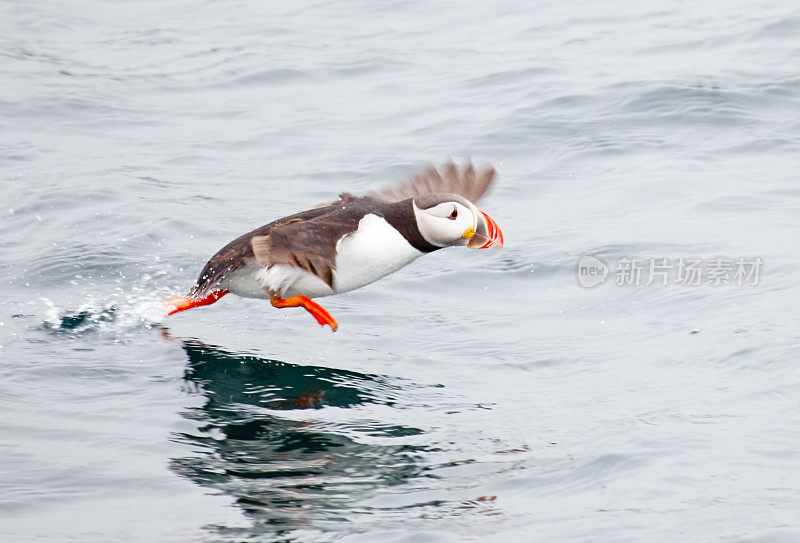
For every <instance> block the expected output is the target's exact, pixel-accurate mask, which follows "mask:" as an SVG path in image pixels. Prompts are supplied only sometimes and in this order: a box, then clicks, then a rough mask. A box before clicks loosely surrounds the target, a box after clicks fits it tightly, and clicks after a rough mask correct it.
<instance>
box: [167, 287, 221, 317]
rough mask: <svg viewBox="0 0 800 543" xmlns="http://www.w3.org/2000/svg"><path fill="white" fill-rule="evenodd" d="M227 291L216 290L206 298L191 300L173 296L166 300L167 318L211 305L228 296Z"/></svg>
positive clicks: (187, 297)
mask: <svg viewBox="0 0 800 543" xmlns="http://www.w3.org/2000/svg"><path fill="white" fill-rule="evenodd" d="M228 292H229V291H227V290H216V291H214V292H212V293H211V294H209V295H208V296H206V297H205V298H190V297H189V296H173V297H172V298H167V299H166V300H164V309H165V310H166V311H167V316H169V315H173V314H175V313H178V312H180V311H186V310H187V309H192V308H193V307H200V306H203V305H211V304H213V303H214V302H216V301H217V300H219V299H220V298H222V297H223V296H225V295H226V294H228Z"/></svg>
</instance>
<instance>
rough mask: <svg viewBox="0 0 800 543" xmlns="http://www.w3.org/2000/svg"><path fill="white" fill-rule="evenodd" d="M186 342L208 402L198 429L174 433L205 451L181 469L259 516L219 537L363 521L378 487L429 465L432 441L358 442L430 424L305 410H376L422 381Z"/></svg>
mask: <svg viewBox="0 0 800 543" xmlns="http://www.w3.org/2000/svg"><path fill="white" fill-rule="evenodd" d="M182 346H183V349H184V350H185V351H186V355H187V356H188V359H189V360H188V364H187V367H186V371H185V375H184V379H185V381H186V383H187V386H188V387H189V390H190V391H191V392H194V393H198V394H202V395H203V396H204V403H203V405H202V407H197V408H191V409H189V410H188V411H186V412H185V413H184V414H183V415H184V416H185V417H186V418H187V419H189V420H192V421H194V422H195V424H196V431H194V432H192V433H181V434H174V435H173V438H174V439H175V440H176V441H178V442H181V443H185V444H187V445H190V446H191V448H192V450H193V452H195V453H196V454H194V455H192V456H187V457H185V458H179V459H174V460H173V462H172V465H171V468H172V469H173V470H174V471H176V472H177V473H179V474H181V475H182V476H185V477H187V478H189V479H191V480H193V481H195V482H196V483H198V484H200V485H203V486H207V487H211V488H215V489H218V490H220V491H223V492H225V493H227V494H229V495H230V496H232V497H233V498H234V499H235V501H236V503H237V504H238V505H239V506H240V507H241V508H242V509H243V510H244V512H245V513H246V514H247V515H248V516H249V517H250V518H251V520H252V521H253V526H252V527H251V528H247V529H242V528H230V527H222V526H216V527H213V529H214V530H215V531H216V532H217V534H218V535H223V534H227V535H230V536H233V537H237V538H238V537H256V536H258V535H262V536H263V535H265V534H267V533H271V534H272V535H277V534H278V533H281V534H284V535H285V534H288V533H290V532H292V531H294V530H297V529H303V528H306V529H307V528H309V527H312V526H313V527H316V528H322V527H323V525H329V524H330V523H341V522H345V521H347V520H348V519H349V520H353V518H352V516H353V515H354V514H356V513H357V512H358V509H359V508H358V506H357V504H358V503H359V501H360V500H363V499H365V498H367V497H369V496H371V495H373V493H374V491H375V489H377V488H380V487H386V486H391V485H398V484H402V483H405V482H407V481H409V480H410V479H412V478H415V477H418V476H420V475H421V474H422V473H423V472H424V471H425V468H424V467H423V462H422V455H423V454H424V453H425V450H426V448H425V447H424V446H414V445H408V444H402V443H401V444H397V445H393V444H388V445H387V444H380V445H376V444H367V443H363V442H359V439H358V438H359V435H361V436H365V435H368V436H371V437H389V438H397V437H403V436H410V435H417V434H420V433H422V430H419V429H417V428H413V427H409V426H400V425H386V424H381V423H379V422H378V421H375V420H369V419H368V415H366V416H364V415H362V417H359V418H358V419H357V420H352V419H351V420H350V421H349V422H343V423H338V422H314V421H311V420H304V417H302V416H298V415H300V413H302V410H311V409H319V408H322V407H326V406H332V407H340V408H359V409H360V410H364V411H365V412H366V413H368V412H369V410H368V409H367V408H368V405H369V404H378V405H381V404H382V405H390V406H391V405H393V404H394V403H395V395H396V394H400V393H403V391H404V388H406V387H410V388H414V387H416V386H419V385H415V384H413V383H409V382H403V381H401V380H400V379H396V378H392V377H387V376H382V375H370V374H363V373H358V372H353V371H347V370H339V369H332V368H325V367H319V366H301V365H296V364H290V363H287V362H281V361H279V360H271V359H268V358H261V357H258V356H254V355H250V354H238V353H231V352H227V351H225V350H223V349H221V348H218V347H214V346H210V345H205V344H203V343H201V342H199V341H197V340H183V341H182ZM308 414H309V415H311V413H308ZM305 418H310V417H305ZM370 441H374V440H370ZM381 441H382V442H383V443H385V442H386V440H381ZM328 528H332V526H328Z"/></svg>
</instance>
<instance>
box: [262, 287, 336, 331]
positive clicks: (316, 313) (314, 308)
mask: <svg viewBox="0 0 800 543" xmlns="http://www.w3.org/2000/svg"><path fill="white" fill-rule="evenodd" d="M269 301H270V303H271V304H272V307H277V308H279V309H280V308H283V307H302V308H303V309H305V310H306V311H308V312H309V313H311V316H312V317H314V318H315V319H316V320H317V322H318V323H319V324H320V326H325V325H326V324H327V325H328V326H330V327H331V331H332V332H335V331H336V330H337V329H338V328H339V325H338V324H337V323H336V319H334V318H333V317H332V316H331V314H330V313H328V311H327V310H326V309H325V308H324V307H322V306H321V305H319V304H318V303H317V302H315V301H313V300H312V299H311V298H309V297H308V296H290V297H289V298H272V297H270V299H269Z"/></svg>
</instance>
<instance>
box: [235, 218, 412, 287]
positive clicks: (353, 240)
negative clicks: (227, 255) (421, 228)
mask: <svg viewBox="0 0 800 543" xmlns="http://www.w3.org/2000/svg"><path fill="white" fill-rule="evenodd" d="M336 253H337V254H336V268H335V269H334V271H333V290H331V288H330V287H329V286H328V284H327V283H325V281H323V280H322V279H320V278H319V277H317V276H316V275H314V274H313V273H310V272H307V271H306V270H303V269H301V268H297V267H295V266H288V265H282V264H277V265H274V266H270V267H269V268H264V267H250V266H246V267H244V268H240V269H239V270H237V271H235V272H234V273H233V274H231V276H230V277H229V278H228V279H227V280H226V283H225V285H224V288H227V289H228V290H230V291H231V292H233V293H235V294H238V295H239V296H246V297H248V298H269V296H268V294H267V291H272V292H278V293H281V294H280V295H281V296H282V297H284V298H287V297H289V296H295V295H297V294H302V295H304V296H308V297H309V298H319V297H321V296H330V295H331V294H337V293H340V292H347V291H349V290H354V289H357V288H360V287H363V286H364V285H369V284H370V283H373V282H375V281H377V280H378V279H380V278H382V277H386V276H387V275H389V274H390V273H394V272H396V271H397V270H399V269H400V268H402V267H403V266H406V265H408V264H410V263H411V262H413V261H414V260H416V259H417V258H419V257H420V256H422V254H423V253H422V252H421V251H418V250H417V249H415V248H414V247H412V246H411V244H409V243H408V242H407V241H406V239H405V238H404V237H403V236H402V234H400V232H398V231H397V230H395V229H394V228H393V227H392V226H390V225H389V223H387V222H386V221H385V220H384V219H383V218H382V217H378V216H377V215H372V214H369V215H365V216H364V218H363V219H361V221H360V222H359V223H358V230H356V231H355V232H354V233H352V234H350V235H347V236H345V237H344V238H342V239H341V240H339V242H338V243H337V245H336Z"/></svg>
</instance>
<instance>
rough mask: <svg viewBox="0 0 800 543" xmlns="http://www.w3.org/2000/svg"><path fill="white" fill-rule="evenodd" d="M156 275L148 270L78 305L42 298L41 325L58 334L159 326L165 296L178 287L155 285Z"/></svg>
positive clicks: (118, 332) (71, 334) (81, 333)
mask: <svg viewBox="0 0 800 543" xmlns="http://www.w3.org/2000/svg"><path fill="white" fill-rule="evenodd" d="M152 283H153V277H152V276H150V275H148V274H145V275H142V276H141V277H140V278H139V281H138V282H137V283H136V284H135V285H133V286H132V287H130V288H126V289H123V288H117V289H115V290H114V291H112V292H110V293H108V294H107V295H101V294H90V295H86V296H85V298H84V299H85V301H84V302H83V303H81V304H80V305H78V306H77V307H68V306H63V305H59V304H58V303H57V302H56V301H54V300H52V299H50V298H45V297H42V298H39V300H38V302H37V303H41V304H43V306H44V307H43V311H42V312H41V313H39V312H37V314H42V313H43V314H44V318H43V320H42V322H41V328H42V329H44V330H46V331H49V332H51V333H55V334H64V335H69V336H83V335H86V334H90V333H110V334H115V335H123V334H128V333H131V332H134V331H137V330H144V329H152V328H156V327H159V326H160V325H161V323H162V322H163V321H164V319H165V318H166V311H165V309H164V299H165V298H166V297H168V296H169V295H171V294H175V290H176V289H170V288H166V287H160V288H157V289H155V290H154V289H153V288H152Z"/></svg>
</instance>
